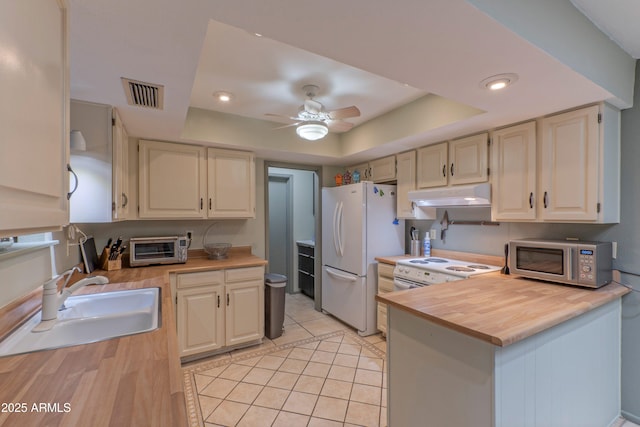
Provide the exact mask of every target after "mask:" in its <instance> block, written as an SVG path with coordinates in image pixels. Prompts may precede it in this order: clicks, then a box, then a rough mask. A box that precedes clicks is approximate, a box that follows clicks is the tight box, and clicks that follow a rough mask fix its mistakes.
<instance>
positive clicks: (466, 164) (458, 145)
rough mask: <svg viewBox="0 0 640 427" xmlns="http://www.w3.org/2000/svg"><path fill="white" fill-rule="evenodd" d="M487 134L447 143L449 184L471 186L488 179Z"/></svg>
mask: <svg viewBox="0 0 640 427" xmlns="http://www.w3.org/2000/svg"><path fill="white" fill-rule="evenodd" d="M488 140H489V139H488V134H487V133H481V134H479V135H474V136H470V137H467V138H461V139H456V140H454V141H450V142H449V176H450V178H449V184H452V185H455V184H471V183H475V182H484V181H487V180H488V178H489V171H488V167H487V164H488V162H489V144H488Z"/></svg>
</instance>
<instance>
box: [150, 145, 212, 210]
mask: <svg viewBox="0 0 640 427" xmlns="http://www.w3.org/2000/svg"><path fill="white" fill-rule="evenodd" d="M205 156H206V151H205V149H204V148H203V147H198V146H194V145H184V144H174V143H170V142H158V141H144V140H141V141H140V143H139V168H138V173H139V184H140V188H139V191H138V203H139V216H140V218H155V219H161V218H204V217H205V215H206V210H205V208H204V198H205V195H206V191H205V187H206V185H207V180H206V169H205V168H206V157H205Z"/></svg>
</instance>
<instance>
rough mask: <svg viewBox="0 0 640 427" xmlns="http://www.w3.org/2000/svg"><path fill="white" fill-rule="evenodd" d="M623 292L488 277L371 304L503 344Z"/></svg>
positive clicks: (385, 297)
mask: <svg viewBox="0 0 640 427" xmlns="http://www.w3.org/2000/svg"><path fill="white" fill-rule="evenodd" d="M434 256H445V255H443V254H437V255H434ZM400 258H401V257H382V258H378V261H379V262H386V263H388V264H395V262H396V261H397V260H398V259H400ZM452 258H453V256H452ZM628 292H630V291H629V289H627V288H625V287H624V286H621V285H618V284H614V283H610V284H609V285H606V286H603V287H601V288H599V289H586V288H579V287H575V286H565V285H558V284H553V283H545V282H541V281H537V280H530V279H525V278H522V277H519V276H515V275H509V276H505V275H502V274H500V273H487V274H482V275H479V276H476V277H473V278H470V279H466V280H458V281H455V282H449V283H442V284H438V285H432V286H425V287H421V288H416V289H410V290H406V291H397V292H389V293H385V294H382V295H378V296H376V300H378V301H379V302H382V303H385V304H389V305H391V306H393V307H395V308H398V309H400V310H404V311H406V312H409V313H411V314H414V315H416V316H418V317H421V318H423V319H426V320H429V321H432V322H434V323H437V324H440V325H442V326H445V327H448V328H450V329H453V330H455V331H458V332H461V333H463V334H466V335H470V336H473V337H476V338H479V339H481V340H484V341H487V342H489V343H491V344H494V345H497V346H507V345H510V344H513V343H515V342H518V341H520V340H523V339H525V338H528V337H530V336H532V335H534V334H537V333H538V332H542V331H544V330H546V329H548V328H551V327H553V326H556V325H558V324H560V323H562V322H565V321H567V320H569V319H572V318H574V317H576V316H579V315H581V314H583V313H586V312H588V311H590V310H593V309H594V308H597V307H599V306H602V305H604V304H606V303H608V302H610V301H613V300H615V299H617V298H620V297H622V296H623V295H625V294H627V293H628Z"/></svg>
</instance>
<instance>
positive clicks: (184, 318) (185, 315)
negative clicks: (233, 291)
mask: <svg viewBox="0 0 640 427" xmlns="http://www.w3.org/2000/svg"><path fill="white" fill-rule="evenodd" d="M177 297H178V305H177V307H176V321H177V327H178V346H179V352H180V357H184V356H189V355H192V354H197V353H204V352H207V351H211V350H215V349H217V348H219V347H222V346H223V345H224V320H225V319H224V302H223V301H224V297H225V295H224V286H200V287H196V288H191V289H186V290H178V291H177Z"/></svg>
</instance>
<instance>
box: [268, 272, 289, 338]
mask: <svg viewBox="0 0 640 427" xmlns="http://www.w3.org/2000/svg"><path fill="white" fill-rule="evenodd" d="M286 286H287V276H283V275H282V274H274V273H267V274H265V275H264V334H265V335H266V336H267V338H269V339H274V338H278V337H279V336H280V335H282V331H283V330H284V291H285V287H286Z"/></svg>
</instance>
